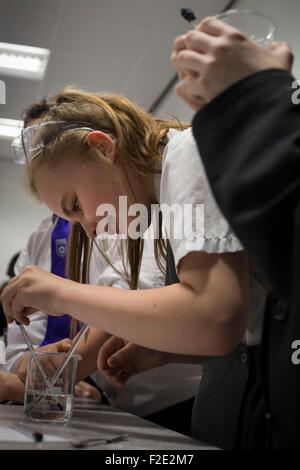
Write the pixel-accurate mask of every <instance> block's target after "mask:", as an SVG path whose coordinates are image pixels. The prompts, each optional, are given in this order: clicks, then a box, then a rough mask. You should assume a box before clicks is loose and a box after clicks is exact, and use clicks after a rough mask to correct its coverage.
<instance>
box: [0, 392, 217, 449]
mask: <svg viewBox="0 0 300 470" xmlns="http://www.w3.org/2000/svg"><path fill="white" fill-rule="evenodd" d="M20 422H26V423H28V425H30V426H33V427H34V429H35V430H37V431H40V432H43V434H44V439H43V441H42V442H40V443H35V442H33V441H32V440H31V439H30V438H29V437H27V436H25V435H23V434H21V433H19V432H18V431H16V430H14V429H13V426H14V425H15V424H17V423H20ZM119 434H128V435H129V436H128V437H127V438H126V439H125V440H123V441H119V442H114V443H113V444H100V445H97V446H93V447H89V448H88V449H89V450H93V449H95V450H96V449H98V450H99V449H101V450H112V449H113V450H164V449H167V450H206V449H207V450H213V449H215V448H214V447H211V446H209V445H206V444H203V443H201V442H199V441H196V440H194V439H191V438H189V437H187V436H184V435H182V434H178V433H176V432H174V431H171V430H169V429H166V428H163V427H161V426H158V425H156V424H153V423H150V422H149V421H146V420H144V419H142V418H139V417H137V416H134V415H132V414H129V413H126V412H123V411H120V410H117V409H114V408H112V407H110V406H106V405H98V404H96V403H95V402H92V401H91V400H88V399H84V398H76V399H75V404H74V412H73V417H72V420H71V421H70V422H69V423H48V422H47V423H46V422H37V421H33V420H29V419H27V418H25V417H24V409H23V406H20V405H10V404H6V405H0V450H4V449H7V450H14V449H46V450H50V449H53V450H54V449H57V450H68V449H69V450H74V447H73V446H72V444H71V441H72V440H74V439H78V438H85V437H87V438H89V437H92V438H94V437H105V438H110V437H114V436H117V435H119Z"/></svg>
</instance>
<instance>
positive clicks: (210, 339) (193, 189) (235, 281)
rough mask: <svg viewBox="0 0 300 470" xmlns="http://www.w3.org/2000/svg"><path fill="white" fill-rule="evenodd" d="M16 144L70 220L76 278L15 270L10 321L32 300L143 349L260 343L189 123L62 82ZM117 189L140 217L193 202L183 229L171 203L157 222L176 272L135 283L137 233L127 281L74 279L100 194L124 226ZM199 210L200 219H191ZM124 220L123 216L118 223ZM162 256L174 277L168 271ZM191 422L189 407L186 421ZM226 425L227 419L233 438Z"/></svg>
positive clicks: (38, 189)
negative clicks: (151, 285)
mask: <svg viewBox="0 0 300 470" xmlns="http://www.w3.org/2000/svg"><path fill="white" fill-rule="evenodd" d="M23 144H24V150H25V152H26V155H27V158H28V161H29V166H30V169H29V179H30V187H31V189H32V191H33V192H34V194H36V195H37V196H38V197H39V199H40V200H41V201H42V202H43V203H44V204H46V205H47V206H48V207H49V209H50V210H51V211H52V212H54V213H55V214H57V215H59V216H60V217H63V218H65V219H68V220H70V221H71V222H72V223H73V224H75V229H74V231H73V234H72V243H71V248H70V249H71V254H70V270H71V272H73V274H74V273H75V275H73V276H72V278H73V279H74V278H77V280H79V279H78V278H79V277H80V280H81V281H82V282H81V283H79V282H75V281H72V280H70V279H62V278H59V277H57V276H55V275H52V274H49V273H46V272H45V271H43V270H41V269H39V268H37V267H27V268H25V269H24V270H23V271H22V272H21V273H20V274H19V275H18V276H16V277H15V278H14V279H13V280H12V281H11V283H10V284H9V285H8V286H7V287H6V289H5V292H4V294H3V296H2V301H3V306H4V310H5V313H6V316H7V320H8V321H9V322H12V321H13V320H14V319H16V320H18V321H20V322H22V323H24V324H25V325H26V324H29V318H28V315H30V314H31V313H33V312H35V311H37V310H42V311H43V312H45V313H48V314H51V315H62V314H65V313H68V314H69V315H71V316H72V317H73V318H75V319H77V320H80V321H82V322H85V323H88V324H90V325H93V326H95V327H97V328H100V329H102V330H104V331H106V332H108V333H110V334H113V335H117V336H120V337H122V338H124V339H126V340H128V341H131V342H133V343H137V344H139V345H142V346H144V347H148V348H153V349H156V350H159V351H164V352H166V353H179V354H184V355H197V356H206V357H208V356H224V355H228V354H230V353H231V352H232V351H233V350H235V349H236V348H237V346H238V345H239V344H240V343H241V342H243V345H246V344H247V332H248V333H249V332H250V335H249V334H248V337H251V338H252V339H253V337H255V341H256V342H259V332H260V322H259V321H257V315H256V316H253V315H252V314H251V316H250V319H249V321H248V318H249V305H250V281H251V277H250V275H249V263H248V259H247V254H246V253H245V252H244V251H243V247H242V246H241V244H240V242H239V240H238V239H237V238H236V237H235V235H234V234H233V233H232V231H231V229H230V227H229V226H228V224H227V222H226V221H225V220H224V218H223V217H222V215H221V213H220V211H219V209H218V207H217V206H216V203H215V201H214V199H213V197H212V195H211V191H210V188H209V185H208V183H207V179H206V176H205V172H204V170H203V167H202V163H201V160H200V158H199V155H198V152H197V148H196V144H195V141H194V139H193V136H192V132H191V129H190V128H188V127H187V126H181V125H180V124H179V123H177V122H175V121H174V122H173V121H167V120H162V119H156V118H153V117H152V116H151V115H149V114H148V113H146V112H145V111H143V110H142V109H141V108H140V107H139V106H137V105H135V104H134V103H132V102H131V101H129V100H128V99H126V98H124V97H122V96H119V95H114V94H96V93H87V92H83V91H80V90H72V89H64V90H62V91H61V92H60V93H58V95H57V96H56V97H55V102H54V105H53V107H52V108H51V110H50V112H49V113H48V114H47V115H46V116H45V117H44V122H43V123H42V124H37V125H36V126H31V127H29V128H27V129H26V130H24V131H23ZM120 196H123V197H127V201H128V206H129V207H131V206H132V205H133V204H137V203H138V204H139V205H140V206H139V207H141V205H142V206H143V207H144V208H146V209H147V213H148V214H149V217H148V220H147V222H148V224H150V222H151V217H150V215H151V206H152V205H153V204H156V203H159V204H160V205H161V206H162V205H164V207H169V208H170V207H171V206H172V205H173V204H174V203H176V204H177V205H178V207H180V208H182V210H184V206H185V205H189V207H192V209H193V210H192V211H191V212H188V215H187V216H186V217H184V224H187V225H188V224H190V225H191V226H192V227H193V233H192V234H188V235H186V233H185V231H184V230H182V232H181V237H177V229H178V224H179V218H178V217H177V213H175V218H174V220H173V221H172V222H171V223H166V221H163V229H164V230H165V231H166V234H167V241H168V245H169V250H168V265H167V277H168V279H169V280H170V277H171V281H172V280H173V281H175V280H178V281H179V282H176V283H175V284H171V285H167V286H166V287H162V288H156V289H148V290H135V289H136V283H137V279H138V273H139V266H140V260H141V255H142V250H143V241H142V238H141V237H138V238H137V239H127V240H126V242H127V256H126V259H128V266H127V275H128V279H129V282H130V286H131V290H121V289H115V288H112V287H104V286H94V285H87V284H84V282H85V279H84V277H85V272H86V269H85V268H83V269H80V263H81V262H82V260H83V261H84V265H85V264H87V263H88V259H89V256H88V253H89V245H90V240H91V239H94V238H95V237H96V236H97V235H98V234H97V228H98V227H99V226H101V227H102V228H103V231H104V232H106V231H107V230H109V223H106V221H107V219H105V214H104V213H103V212H101V215H97V214H99V206H102V205H104V204H105V205H106V206H102V207H108V206H107V204H110V205H112V206H113V207H114V208H115V209H116V211H115V213H116V220H115V227H116V232H117V233H119V234H120V233H121V232H122V233H123V232H124V222H123V215H124V214H121V216H120V214H119V207H120ZM196 207H198V208H200V209H201V208H202V212H201V211H200V212H197V210H196ZM129 213H130V212H129ZM197 214H198V216H197ZM199 214H202V216H203V224H197V222H198V220H197V217H199ZM121 219H122V220H121ZM133 220H134V218H133V216H132V215H131V216H130V215H128V217H127V227H129V225H130V223H132V222H133ZM180 223H182V219H181V221H180ZM121 226H122V227H121ZM121 228H122V230H121ZM125 228H126V227H125ZM125 232H126V230H125ZM175 232H176V233H175ZM159 233H160V237H159V238H158V239H156V240H155V253H156V257H157V260H158V262H159V263H160V265H161V266H164V256H165V250H164V243H163V241H164V240H163V238H162V236H161V230H159ZM88 239H89V240H88ZM172 259H174V264H173V275H174V274H175V270H176V275H177V276H178V279H177V278H176V276H175V277H174V276H172V269H171V268H172V265H171V264H170V263H172ZM250 310H252V308H251V309H250ZM255 313H256V312H255ZM252 318H253V322H252V323H251V319H252ZM247 323H248V329H247V332H246V335H245V331H246V326H247ZM251 335H252V336H251ZM214 383H215V382H214ZM215 385H216V383H215ZM244 385H245V384H244V383H243V386H242V387H244ZM217 388H218V386H217ZM200 389H201V385H200ZM200 389H199V390H200ZM215 392H216V390H215ZM218 393H219V390H218ZM239 393H243V392H240V391H239ZM196 408H197V407H196ZM198 411H199V410H197V413H198ZM221 419H222V418H221ZM224 419H225V420H227V417H226V416H225V417H224ZM198 421H199V420H198V415H197V416H196V417H195V419H194V422H196V423H197V422H198ZM212 421H213V419H212ZM229 422H230V419H229ZM236 424H237V423H236V422H234V423H233V422H230V426H231V427H233V428H234V432H233V434H234V436H235V433H236V429H237V426H236ZM196 430H197V425H196ZM201 432H202V431H201ZM204 434H205V432H204ZM228 434H229V431H228ZM196 435H197V437H199V438H204V440H207V441H209V440H211V439H214V438H211V436H210V435H209V433H208V435H207V439H205V438H206V436H205V435H204V436H202V435H201V433H200V434H199V433H197V432H196ZM216 440H217V441H218V442H213V443H215V444H221V445H222V438H220V439H219V440H218V437H217V436H216ZM234 440H235V438H234V437H232V439H231V441H230V444H228V446H229V447H230V446H234ZM225 445H227V444H226V443H225Z"/></svg>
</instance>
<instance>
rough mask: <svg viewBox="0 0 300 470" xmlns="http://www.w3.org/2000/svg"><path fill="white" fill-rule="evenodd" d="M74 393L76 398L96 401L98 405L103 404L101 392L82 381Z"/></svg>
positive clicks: (76, 386)
mask: <svg viewBox="0 0 300 470" xmlns="http://www.w3.org/2000/svg"><path fill="white" fill-rule="evenodd" d="M74 392H75V396H76V397H83V398H90V399H91V400H95V402H96V403H101V402H102V395H101V392H100V391H99V390H98V389H97V388H96V387H94V386H93V385H90V384H89V383H87V382H84V381H82V382H79V383H78V384H76V385H75V390H74Z"/></svg>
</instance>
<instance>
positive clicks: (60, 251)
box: [40, 217, 71, 346]
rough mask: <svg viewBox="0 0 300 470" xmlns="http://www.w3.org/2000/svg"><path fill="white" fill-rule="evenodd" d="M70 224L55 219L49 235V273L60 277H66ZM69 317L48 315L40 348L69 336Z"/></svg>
mask: <svg viewBox="0 0 300 470" xmlns="http://www.w3.org/2000/svg"><path fill="white" fill-rule="evenodd" d="M70 228H71V223H70V222H68V221H67V220H64V219H61V218H60V217H58V218H57V222H56V224H55V227H54V229H53V231H52V235H51V272H52V273H53V274H57V275H58V276H61V277H66V257H67V245H68V238H69V234H70ZM70 322H71V317H70V316H69V315H63V316H61V317H54V316H52V315H48V323H47V330H46V335H45V338H44V340H43V342H42V343H41V344H40V346H45V345H46V344H50V343H55V342H56V341H60V340H62V339H64V338H69V336H70Z"/></svg>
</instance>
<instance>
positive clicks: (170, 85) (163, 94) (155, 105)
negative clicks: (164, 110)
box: [148, 0, 238, 113]
mask: <svg viewBox="0 0 300 470" xmlns="http://www.w3.org/2000/svg"><path fill="white" fill-rule="evenodd" d="M237 2H238V0H230V2H228V3H227V5H226V6H225V8H224V9H223V10H222V11H221V12H220V13H224V12H225V11H227V10H230V9H231V8H232V7H233V6H234V5H235V4H236V3H237ZM182 10H185V12H186V11H187V10H188V15H194V12H193V11H192V10H191V9H190V8H183V9H182ZM182 10H181V12H182ZM182 16H183V17H185V16H186V15H185V13H184V12H183V14H182ZM194 18H195V19H196V17H195V15H194ZM194 18H193V19H194ZM185 19H187V21H190V20H189V19H188V18H185ZM177 81H178V76H177V73H176V74H175V75H174V76H173V77H172V78H171V80H170V81H169V82H168V83H167V85H166V86H165V88H164V89H163V90H162V92H161V93H160V94H159V95H158V97H157V98H156V100H155V101H154V102H153V103H152V104H151V106H150V107H149V109H148V112H149V113H154V112H155V111H156V110H157V108H158V107H159V105H160V104H161V103H162V102H163V100H164V98H165V97H166V96H167V94H168V93H169V91H170V90H171V89H172V88H173V87H174V85H175V84H176V83H177Z"/></svg>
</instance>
